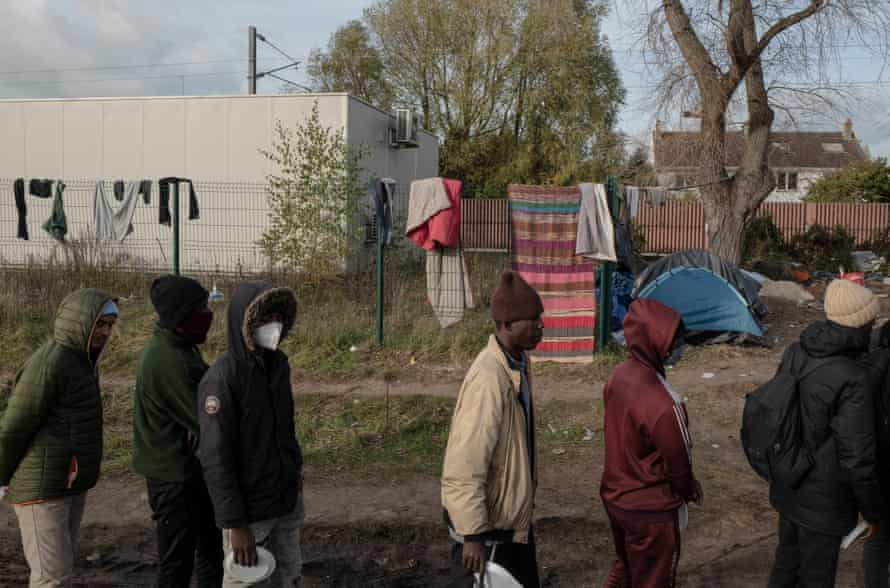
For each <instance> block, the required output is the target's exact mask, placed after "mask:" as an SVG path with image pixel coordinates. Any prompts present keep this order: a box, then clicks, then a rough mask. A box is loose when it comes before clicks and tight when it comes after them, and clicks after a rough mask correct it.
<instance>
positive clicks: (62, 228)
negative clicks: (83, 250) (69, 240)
mask: <svg viewBox="0 0 890 588" xmlns="http://www.w3.org/2000/svg"><path fill="white" fill-rule="evenodd" d="M64 191H65V184H64V183H63V182H62V181H61V180H59V181H57V182H56V195H55V198H53V211H52V214H50V217H49V218H48V219H47V220H46V222H45V223H43V230H44V231H46V232H47V233H49V234H50V236H51V237H52V238H53V239H55V240H56V241H60V242H61V241H65V235H67V234H68V219H67V217H66V216H65V203H64V202H63V201H62V192H64Z"/></svg>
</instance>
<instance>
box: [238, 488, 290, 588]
mask: <svg viewBox="0 0 890 588" xmlns="http://www.w3.org/2000/svg"><path fill="white" fill-rule="evenodd" d="M304 516H305V514H304V511H303V495H302V494H300V497H299V498H298V499H297V506H296V507H294V510H293V512H291V513H290V514H287V515H285V516H283V517H280V518H277V519H270V520H267V521H259V522H258V523H251V524H250V529H251V531H253V538H254V540H255V541H256V544H257V545H259V546H261V547H265V548H266V549H268V550H269V552H271V553H272V556H273V557H275V573H273V574H272V577H271V578H269V579H268V580H266V581H265V582H263V583H261V584H254V586H269V587H271V588H284V587H285V586H286V587H288V588H290V587H292V586H299V585H300V581H301V579H302V577H303V553H302V551H301V550H300V530H301V528H302V526H303V518H304ZM223 546H224V549H225V551H226V555H228V553H229V552H230V551H232V531H231V529H225V530H224V531H223ZM250 585H251V584H245V583H244V582H241V581H239V580H238V579H236V578H232V577H230V576H229V575H228V574H226V576H225V578H224V580H223V587H224V588H235V587H242V586H250Z"/></svg>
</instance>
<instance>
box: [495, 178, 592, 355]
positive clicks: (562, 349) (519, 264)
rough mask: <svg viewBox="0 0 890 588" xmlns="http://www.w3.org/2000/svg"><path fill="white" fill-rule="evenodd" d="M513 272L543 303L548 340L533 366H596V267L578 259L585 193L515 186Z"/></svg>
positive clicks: (573, 189) (512, 203) (572, 189)
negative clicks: (545, 363)
mask: <svg viewBox="0 0 890 588" xmlns="http://www.w3.org/2000/svg"><path fill="white" fill-rule="evenodd" d="M508 193H509V198H510V224H511V227H512V231H513V270H514V271H517V272H519V274H520V275H521V276H522V277H523V278H524V279H525V281H527V282H528V283H529V284H531V286H532V287H534V288H535V289H536V290H537V291H538V293H539V294H540V295H541V299H542V300H543V301H544V340H543V341H542V342H541V344H540V345H538V348H537V349H536V350H535V351H534V352H533V353H532V354H531V357H532V359H533V360H534V361H556V362H563V363H588V362H591V361H593V349H594V346H593V345H594V340H593V337H594V332H595V326H596V301H595V295H594V289H595V278H594V268H595V267H596V263H595V262H593V261H592V260H590V259H587V258H584V257H579V256H576V255H575V240H576V237H577V231H578V213H579V209H580V204H581V191H580V190H579V188H578V187H577V186H573V187H570V188H562V187H553V186H521V185H515V184H514V185H511V186H510V187H509V188H508Z"/></svg>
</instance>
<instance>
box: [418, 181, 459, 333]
mask: <svg viewBox="0 0 890 588" xmlns="http://www.w3.org/2000/svg"><path fill="white" fill-rule="evenodd" d="M461 187H462V182H461V181H460V180H451V179H443V178H429V179H426V180H416V181H414V182H411V191H410V193H409V197H408V223H407V226H406V231H405V233H406V234H407V236H408V238H409V239H411V241H412V242H413V243H414V244H415V245H417V246H418V247H421V248H423V249H425V250H426V251H427V258H426V284H427V298H428V299H429V301H430V305H431V306H432V307H433V312H434V313H435V314H436V317H437V318H438V319H439V324H440V325H441V326H442V327H443V328H444V327H449V326H451V325H454V324H456V323H458V322H460V320H461V319H462V318H463V315H464V311H465V310H466V309H469V308H474V307H475V301H474V299H473V292H472V289H471V288H470V278H469V273H468V271H467V264H466V260H465V259H464V253H463V250H462V249H461V248H460V192H461Z"/></svg>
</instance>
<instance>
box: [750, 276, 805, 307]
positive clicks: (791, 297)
mask: <svg viewBox="0 0 890 588" xmlns="http://www.w3.org/2000/svg"><path fill="white" fill-rule="evenodd" d="M760 296H761V298H772V299H775V300H785V301H787V302H793V303H794V304H797V305H798V306H803V305H804V304H808V303H810V302H813V301H815V300H816V297H815V296H813V295H812V294H810V293H809V292H807V290H806V289H805V288H804V287H803V286H801V285H800V284H795V283H794V282H788V281H781V282H767V283H766V284H764V285H763V288H761V289H760Z"/></svg>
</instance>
